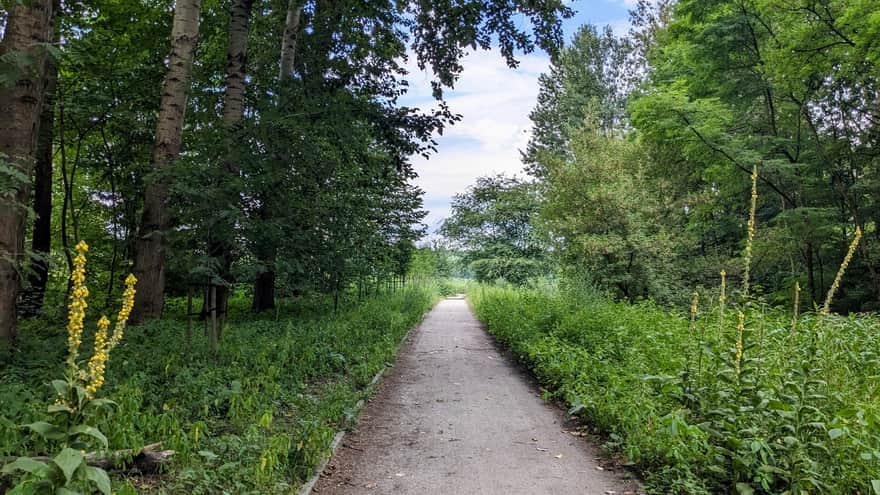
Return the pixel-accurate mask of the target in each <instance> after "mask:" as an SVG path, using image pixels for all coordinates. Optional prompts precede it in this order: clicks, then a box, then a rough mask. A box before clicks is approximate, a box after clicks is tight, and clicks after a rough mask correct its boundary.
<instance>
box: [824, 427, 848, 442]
mask: <svg viewBox="0 0 880 495" xmlns="http://www.w3.org/2000/svg"><path fill="white" fill-rule="evenodd" d="M844 433H846V432H845V431H844V429H843V428H832V429H830V430H828V436H829V437H830V438H831V439H832V440H837V439H838V438H840V437H842V436H843V435H844Z"/></svg>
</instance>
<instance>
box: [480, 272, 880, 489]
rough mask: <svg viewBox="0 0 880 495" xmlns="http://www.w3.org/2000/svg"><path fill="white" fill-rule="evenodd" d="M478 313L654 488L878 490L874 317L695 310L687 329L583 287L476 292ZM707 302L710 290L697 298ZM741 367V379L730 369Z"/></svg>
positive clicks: (672, 317)
mask: <svg viewBox="0 0 880 495" xmlns="http://www.w3.org/2000/svg"><path fill="white" fill-rule="evenodd" d="M469 297H470V299H471V301H472V303H473V305H474V307H475V309H476V312H477V315H478V317H479V318H480V319H481V320H482V321H483V322H485V323H486V324H487V325H488V328H489V331H490V332H491V333H492V334H494V335H495V336H497V337H498V338H499V339H500V340H501V341H502V342H503V343H505V344H506V345H508V346H510V348H511V349H512V350H513V351H514V352H515V353H516V354H517V355H518V356H519V357H520V358H521V359H522V360H523V361H524V362H525V363H526V364H527V365H528V366H529V367H530V368H531V369H532V370H533V372H534V373H535V374H536V375H537V376H538V378H539V379H540V380H541V382H542V383H543V384H545V386H547V387H548V389H549V390H550V391H551V392H552V394H553V396H555V397H558V398H560V399H563V400H565V401H567V402H568V403H569V404H570V405H571V406H572V409H571V412H572V413H573V414H577V415H579V416H581V417H582V418H583V419H584V420H585V421H586V422H587V423H588V424H590V425H591V426H593V427H594V428H596V430H598V431H599V432H601V433H602V434H604V436H605V438H606V439H607V446H608V447H609V448H612V449H614V450H616V451H619V452H622V453H623V454H625V456H626V458H627V460H628V461H629V462H631V463H632V464H633V465H634V466H635V467H636V468H637V469H639V470H640V471H641V472H642V473H643V475H644V477H645V482H646V486H647V488H648V489H649V491H650V492H651V493H657V494H660V493H663V494H670V493H680V494H694V493H724V492H730V491H731V489H732V488H734V487H735V489H736V491H737V493H791V494H797V493H801V494H805V493H817V492H821V493H877V492H876V488H875V487H876V485H877V484H878V479H880V408H878V402H877V400H876V393H877V388H876V386H875V384H874V381H875V380H874V377H876V376H877V373H878V372H880V359H878V355H877V353H876V351H875V349H876V348H877V345H878V344H880V342H878V336H880V321H878V319H877V318H876V317H850V318H842V317H836V316H828V317H818V316H812V315H809V316H806V317H803V318H802V319H801V320H800V321H799V322H798V324H797V325H796V326H795V327H793V326H792V317H791V315H790V314H787V313H786V312H782V311H780V310H776V309H770V308H767V307H765V306H763V305H760V304H753V305H751V306H749V307H748V308H746V309H745V318H744V325H743V328H744V332H743V340H742V342H743V354H742V357H741V358H740V362H739V364H737V360H738V358H737V352H736V341H737V318H736V315H734V314H731V313H732V312H731V311H730V308H728V311H727V313H726V316H724V317H723V318H721V317H720V316H719V308H718V307H712V305H707V309H703V307H702V306H699V307H698V312H697V314H696V319H695V322H694V323H691V321H690V320H689V319H688V318H685V317H682V316H680V315H676V314H670V313H667V312H666V311H664V310H662V309H660V308H658V307H656V306H654V305H653V304H651V303H640V304H634V305H631V304H625V303H617V302H612V301H610V300H608V299H605V298H603V297H601V296H596V295H595V293H593V292H589V291H557V292H551V291H547V290H546V289H544V290H540V291H539V290H525V289H520V290H514V289H501V288H493V287H485V286H484V287H480V288H474V289H472V290H471V291H470V293H469ZM706 297H712V298H716V297H718V294H717V293H714V294H713V293H706V294H702V297H701V299H703V300H705V298H706ZM737 369H739V372H737Z"/></svg>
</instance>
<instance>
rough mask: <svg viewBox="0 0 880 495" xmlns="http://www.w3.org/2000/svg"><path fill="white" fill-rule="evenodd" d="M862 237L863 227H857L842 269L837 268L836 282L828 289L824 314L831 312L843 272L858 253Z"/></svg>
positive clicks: (823, 308) (841, 265)
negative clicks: (832, 302) (857, 249)
mask: <svg viewBox="0 0 880 495" xmlns="http://www.w3.org/2000/svg"><path fill="white" fill-rule="evenodd" d="M861 239H862V228H861V227H856V235H855V237H853V240H852V242H851V243H850V245H849V250H848V251H847V252H846V257H844V258H843V263H841V264H840V269H839V270H837V276H836V277H834V283H833V284H831V288H830V289H828V295H826V296H825V304H824V305H823V306H822V314H824V315H827V314H829V313H830V312H831V301H832V300H833V299H834V293H835V292H837V289H838V288H840V281H841V280H843V274H844V273H845V272H846V267H848V266H849V262H850V261H852V257H853V255H854V254H855V253H856V248H857V247H859V241H860V240H861Z"/></svg>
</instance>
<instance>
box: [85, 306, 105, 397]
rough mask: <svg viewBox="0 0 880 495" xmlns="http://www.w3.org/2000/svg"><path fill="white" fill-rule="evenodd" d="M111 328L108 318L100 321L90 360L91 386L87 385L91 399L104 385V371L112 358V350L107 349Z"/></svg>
mask: <svg viewBox="0 0 880 495" xmlns="http://www.w3.org/2000/svg"><path fill="white" fill-rule="evenodd" d="M109 327H110V320H108V319H107V317H106V316H101V319H100V320H98V331H97V332H95V353H94V354H93V355H92V358H91V359H90V360H89V375H88V377H89V384H88V385H86V392H87V393H88V396H89V398H90V399H92V398H94V397H95V392H97V391H98V389H99V388H101V385H103V384H104V371H105V367H106V364H107V359H108V358H109V356H110V350H109V349H108V348H107V329H108V328H109Z"/></svg>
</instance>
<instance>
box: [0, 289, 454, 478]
mask: <svg viewBox="0 0 880 495" xmlns="http://www.w3.org/2000/svg"><path fill="white" fill-rule="evenodd" d="M436 292H437V290H436V288H435V287H427V288H409V289H407V290H403V291H398V292H396V293H391V294H381V295H378V296H376V297H372V298H369V299H367V300H365V301H363V302H361V303H360V304H351V305H349V306H347V307H344V308H342V309H341V310H340V312H339V313H338V314H333V313H332V303H331V302H330V301H327V300H325V299H309V300H300V301H298V302H296V303H288V304H287V305H285V307H283V308H282V311H280V312H279V316H278V319H277V321H276V315H274V314H272V315H261V316H259V317H254V316H253V315H248V314H247V312H246V311H245V309H244V308H245V307H246V303H247V302H246V301H244V300H243V299H242V300H235V301H233V302H232V303H231V311H230V323H229V324H228V326H227V328H226V330H225V332H224V334H223V340H222V343H221V346H220V350H219V352H218V354H217V355H216V356H211V355H210V353H209V351H208V342H207V339H206V338H205V337H204V336H203V335H202V332H201V328H200V325H196V328H195V332H194V334H195V335H194V337H193V339H192V341H191V342H187V339H186V330H185V329H186V323H185V320H184V319H183V318H182V317H181V308H182V307H183V304H182V303H181V302H180V301H171V304H170V305H169V308H168V309H169V312H170V317H169V318H168V319H163V320H161V321H156V322H153V323H150V324H147V325H143V326H140V327H133V328H130V329H129V330H128V331H127V333H126V336H125V339H124V341H123V343H122V344H121V345H120V346H119V347H118V348H117V349H116V350H114V353H113V355H112V356H111V359H110V362H109V364H108V371H107V385H106V388H105V389H104V391H103V392H102V395H104V396H106V397H108V398H110V399H112V400H114V401H115V402H116V403H117V404H118V407H117V409H116V411H115V412H114V413H113V414H112V415H110V416H108V417H106V418H105V419H103V420H102V421H101V423H100V424H98V425H96V426H98V428H99V429H100V430H101V431H102V432H103V433H104V434H105V435H106V436H107V438H108V439H109V442H110V446H109V448H110V449H111V450H115V449H127V448H140V446H143V445H146V444H149V443H152V442H157V441H162V442H164V448H166V449H173V450H175V451H176V452H177V453H176V455H175V457H174V461H173V462H172V463H171V464H170V466H169V469H168V470H167V472H165V473H162V474H160V475H159V476H155V477H147V478H131V479H123V478H119V477H117V478H115V479H114V493H116V492H118V493H134V492H151V493H191V494H213V493H255V494H256V493H260V494H263V493H282V492H284V493H286V492H289V491H291V490H292V489H293V488H295V487H297V486H298V485H300V484H301V483H302V482H303V481H304V480H305V479H307V478H308V477H309V476H310V475H311V472H312V470H313V468H314V467H315V466H316V465H317V464H318V463H319V462H320V460H321V459H322V458H323V457H324V456H325V455H326V454H327V452H328V447H329V443H330V441H331V440H332V437H333V435H334V433H335V431H337V430H339V429H344V428H348V427H349V426H351V425H352V423H353V421H354V419H355V410H354V408H355V404H356V403H357V402H358V400H360V399H362V398H364V396H365V395H366V394H368V393H369V391H368V390H367V386H368V384H369V382H370V380H371V379H372V377H373V376H374V375H375V374H376V373H377V372H378V371H379V370H381V369H382V368H383V367H384V366H385V365H386V364H388V363H390V362H392V361H393V359H394V355H395V353H396V351H397V348H398V346H399V344H400V342H401V340H402V338H403V336H404V335H405V334H406V332H407V331H408V330H409V329H410V328H411V327H413V326H414V325H415V324H416V323H418V321H419V320H420V318H421V317H422V315H423V314H424V313H425V312H426V311H427V310H428V309H429V308H430V307H431V306H432V305H433V303H434V302H435V301H436ZM90 318H91V317H90ZM89 324H93V321H91V320H87V326H88V325H89ZM21 333H22V337H21V342H22V343H21V347H20V348H19V349H18V350H17V351H15V352H14V353H13V354H12V356H11V358H10V359H8V360H7V361H6V362H4V363H2V364H0V403H2V404H3V407H2V408H0V458H3V457H9V456H20V455H40V454H47V453H51V452H52V451H53V450H52V449H53V447H54V446H52V445H48V444H46V443H45V442H44V441H42V440H40V439H39V438H37V437H34V436H29V435H25V434H23V432H22V430H21V429H19V428H18V427H17V426H16V425H21V424H25V423H30V422H32V421H36V420H40V419H42V417H43V416H44V415H45V409H46V405H47V403H48V401H50V398H51V397H52V393H53V392H52V390H51V387H50V386H49V381H50V380H51V379H54V378H58V377H60V376H62V375H63V369H64V360H65V358H66V344H65V339H66V335H65V332H64V327H63V324H57V323H56V324H47V323H46V322H31V323H28V324H26V325H25V327H24V328H23V329H22V332H21ZM89 333H90V332H89ZM84 346H86V348H87V349H88V348H89V347H90V343H84ZM116 476H120V475H119V473H117V474H116Z"/></svg>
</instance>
